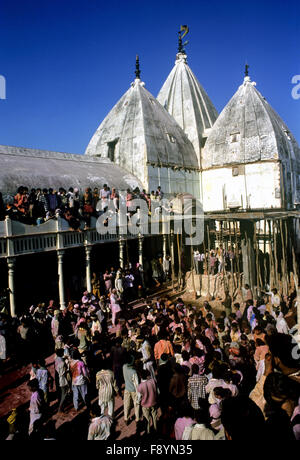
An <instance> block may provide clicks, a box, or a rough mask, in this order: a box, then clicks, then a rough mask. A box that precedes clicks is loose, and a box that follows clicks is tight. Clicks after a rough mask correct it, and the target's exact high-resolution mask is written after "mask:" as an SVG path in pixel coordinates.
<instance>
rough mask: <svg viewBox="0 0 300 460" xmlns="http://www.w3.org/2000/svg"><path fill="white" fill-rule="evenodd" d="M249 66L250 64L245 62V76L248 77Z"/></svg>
mask: <svg viewBox="0 0 300 460" xmlns="http://www.w3.org/2000/svg"><path fill="white" fill-rule="evenodd" d="M249 67H250V66H249V65H248V64H247V62H246V64H245V77H249Z"/></svg>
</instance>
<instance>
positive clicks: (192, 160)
mask: <svg viewBox="0 0 300 460" xmlns="http://www.w3.org/2000/svg"><path fill="white" fill-rule="evenodd" d="M135 75H136V78H135V80H134V82H133V83H132V84H131V87H130V88H129V90H128V91H127V92H126V93H125V94H124V95H123V96H122V98H121V99H120V100H119V102H118V103H117V104H116V105H115V106H114V107H113V109H112V110H111V111H110V112H109V114H108V115H107V117H106V118H105V119H104V120H103V122H102V123H101V125H100V126H99V128H98V129H97V131H96V132H95V134H94V136H93V137H92V139H91V141H90V143H89V145H88V146H87V149H86V152H85V153H86V155H96V156H100V157H103V158H109V159H110V160H111V161H113V162H114V163H116V164H118V165H119V166H121V167H123V168H124V169H126V170H127V171H128V172H130V173H132V174H134V175H135V176H136V177H138V178H139V179H140V181H141V182H142V183H143V185H144V188H145V189H146V190H148V191H151V190H155V189H156V187H157V186H158V185H160V186H161V187H162V190H163V191H164V192H165V193H176V192H185V191H189V192H190V193H192V194H193V195H195V196H196V197H198V196H199V180H198V161H197V156H196V154H195V151H194V148H193V145H192V143H191V142H190V141H189V139H188V138H187V136H186V135H185V133H184V132H183V130H182V129H181V127H180V126H179V125H178V124H177V123H176V121H175V120H174V118H173V117H171V115H170V114H169V113H168V112H167V111H166V110H165V109H164V107H162V106H161V104H160V103H159V102H158V101H157V100H156V99H155V97H154V96H152V94H150V93H149V92H148V91H147V90H146V89H145V84H144V83H143V82H142V81H141V79H140V68H139V59H138V56H137V60H136V71H135Z"/></svg>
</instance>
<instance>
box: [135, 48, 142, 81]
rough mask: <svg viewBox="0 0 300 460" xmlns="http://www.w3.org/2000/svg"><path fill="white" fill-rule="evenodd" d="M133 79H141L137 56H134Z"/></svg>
mask: <svg viewBox="0 0 300 460" xmlns="http://www.w3.org/2000/svg"><path fill="white" fill-rule="evenodd" d="M135 78H137V79H139V80H140V79H141V70H140V59H139V56H138V54H137V55H136V59H135Z"/></svg>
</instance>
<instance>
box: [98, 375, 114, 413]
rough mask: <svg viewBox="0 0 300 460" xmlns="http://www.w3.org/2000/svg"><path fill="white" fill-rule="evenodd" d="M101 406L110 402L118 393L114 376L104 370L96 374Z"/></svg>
mask: <svg viewBox="0 0 300 460" xmlns="http://www.w3.org/2000/svg"><path fill="white" fill-rule="evenodd" d="M96 388H97V390H98V397H99V405H101V404H103V403H107V402H109V401H110V400H111V399H112V398H113V397H114V395H115V394H116V393H117V392H118V387H117V383H116V380H115V377H114V374H113V372H112V371H110V370H102V371H99V372H97V374H96Z"/></svg>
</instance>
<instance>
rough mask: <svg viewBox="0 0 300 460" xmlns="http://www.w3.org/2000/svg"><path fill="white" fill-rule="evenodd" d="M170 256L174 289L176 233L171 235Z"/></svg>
mask: <svg viewBox="0 0 300 460" xmlns="http://www.w3.org/2000/svg"><path fill="white" fill-rule="evenodd" d="M170 256H171V270H172V284H173V288H174V277H175V253H174V231H173V230H171V233H170Z"/></svg>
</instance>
